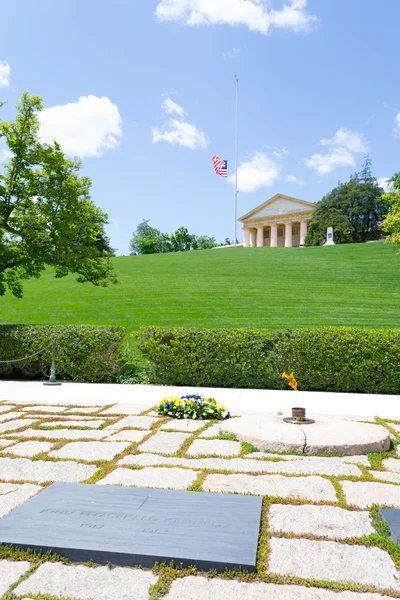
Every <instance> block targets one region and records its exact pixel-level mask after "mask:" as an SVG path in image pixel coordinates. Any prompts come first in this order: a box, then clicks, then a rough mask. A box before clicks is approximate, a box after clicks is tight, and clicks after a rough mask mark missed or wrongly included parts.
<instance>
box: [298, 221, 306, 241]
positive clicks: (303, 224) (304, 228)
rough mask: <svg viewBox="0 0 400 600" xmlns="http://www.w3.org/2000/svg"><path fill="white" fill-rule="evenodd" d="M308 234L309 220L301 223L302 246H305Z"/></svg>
mask: <svg viewBox="0 0 400 600" xmlns="http://www.w3.org/2000/svg"><path fill="white" fill-rule="evenodd" d="M306 235H307V221H302V222H301V223H300V246H304V240H305V237H306Z"/></svg>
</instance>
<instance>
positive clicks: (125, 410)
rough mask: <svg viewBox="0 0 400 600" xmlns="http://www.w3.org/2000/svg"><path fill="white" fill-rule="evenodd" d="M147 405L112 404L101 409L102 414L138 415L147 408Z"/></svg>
mask: <svg viewBox="0 0 400 600" xmlns="http://www.w3.org/2000/svg"><path fill="white" fill-rule="evenodd" d="M148 409H149V406H146V405H145V404H114V406H111V407H110V408H107V409H105V410H104V411H102V413H101V414H102V415H140V413H142V412H144V411H145V410H148Z"/></svg>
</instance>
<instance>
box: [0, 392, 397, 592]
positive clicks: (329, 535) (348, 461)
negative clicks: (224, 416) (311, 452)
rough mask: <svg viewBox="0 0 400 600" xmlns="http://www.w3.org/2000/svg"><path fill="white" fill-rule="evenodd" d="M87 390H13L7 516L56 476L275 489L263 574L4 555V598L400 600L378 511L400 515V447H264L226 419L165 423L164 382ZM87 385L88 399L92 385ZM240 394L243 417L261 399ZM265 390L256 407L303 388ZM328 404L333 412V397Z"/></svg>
mask: <svg viewBox="0 0 400 600" xmlns="http://www.w3.org/2000/svg"><path fill="white" fill-rule="evenodd" d="M7 389H8V390H9V392H5V391H4V390H7ZM77 389H78V386H74V385H73V384H71V385H66V386H62V387H61V388H58V389H57V388H52V389H46V388H44V387H42V386H40V387H39V385H32V384H28V385H27V386H25V385H24V384H12V385H11V384H7V383H5V384H4V383H2V384H0V398H1V399H2V402H0V516H3V515H5V514H7V513H8V512H9V511H11V510H13V509H14V508H15V507H17V506H18V505H20V504H21V503H23V502H25V501H26V500H28V499H29V498H30V497H32V496H33V495H35V494H37V493H40V492H41V490H42V489H43V488H44V487H45V486H47V485H48V484H49V483H50V482H55V481H64V482H86V483H88V484H93V485H123V486H141V487H154V488H169V489H180V490H189V491H200V492H201V491H210V492H219V493H220V492H222V493H235V494H253V495H261V496H263V497H264V505H263V519H262V529H261V535H260V543H259V551H258V564H257V573H256V574H254V575H246V574H243V575H240V574H235V573H231V574H229V575H228V576H225V577H221V576H213V577H207V574H204V573H203V574H202V573H198V572H190V573H189V572H184V573H180V572H179V571H177V570H171V569H159V570H153V571H149V570H140V569H134V568H111V569H110V568H108V567H98V566H94V567H93V566H92V567H90V566H87V565H73V564H62V563H60V562H46V561H45V560H44V559H43V558H33V557H30V556H29V555H26V556H24V555H19V556H15V557H13V556H10V555H7V554H6V553H5V552H3V553H2V550H1V549H0V598H2V595H4V596H3V598H4V599H6V600H12V599H16V598H21V599H22V598H24V599H27V598H35V597H37V596H38V595H43V596H46V597H49V598H51V599H53V598H54V599H58V598H68V597H69V598H76V599H78V600H89V599H92V600H148V599H151V600H157V599H161V598H165V599H167V600H203V599H207V598H209V599H213V600H225V599H226V598H231V599H232V600H275V599H282V600H379V599H382V598H389V597H391V598H393V597H394V598H400V577H399V573H398V568H399V567H400V551H399V549H398V547H397V546H396V545H395V544H393V543H392V542H391V541H390V539H389V537H388V534H387V531H386V529H385V527H384V526H383V525H382V522H381V521H380V518H379V515H378V512H377V508H378V506H391V507H397V508H400V458H399V456H398V454H397V450H396V444H395V445H394V446H393V447H392V449H391V450H390V451H389V452H388V453H386V454H385V455H384V456H383V457H382V456H380V455H377V454H370V455H368V456H348V457H324V456H299V455H296V454H291V455H290V454H285V455H282V454H268V453H264V452H256V451H254V450H255V449H254V448H252V447H251V446H249V445H248V444H245V443H240V442H239V441H236V440H235V439H233V436H229V439H226V436H223V435H220V434H219V429H218V426H217V427H216V425H215V424H212V423H204V422H193V421H190V422H187V421H176V420H167V419H164V418H160V417H158V416H157V415H156V414H155V413H154V412H153V411H152V410H151V405H154V401H153V402H152V401H151V400H150V395H151V394H153V398H154V397H155V392H156V391H157V400H159V399H160V397H162V395H163V394H161V396H160V394H159V391H160V389H159V388H156V389H155V388H150V389H151V394H150V391H149V390H147V392H146V391H145V392H142V391H143V390H146V388H144V387H143V386H118V388H116V386H79V394H77V393H76V394H75V395H73V394H72V395H71V390H77ZM85 389H86V390H87V395H86V397H84V395H83V392H81V391H80V390H85ZM120 389H122V390H124V391H122V392H121V393H120V392H119V390H120ZM24 390H27V393H26V396H27V398H25V400H24V398H23V396H22V394H24ZM96 390H98V392H96V393H97V396H96V397H97V405H95V404H94V398H95V391H96ZM108 390H110V393H109V392H108ZM114 390H116V393H117V394H120V395H119V396H118V398H116V397H115V396H114ZM125 390H127V391H125ZM162 391H163V392H165V390H162ZM188 391H192V390H188ZM129 392H130V394H131V395H129ZM225 392H226V393H227V395H229V394H228V392H229V390H225ZM8 393H9V394H10V396H9V397H8ZM146 393H147V394H148V396H147V397H146V399H145V398H144V396H145V394H146ZM233 393H235V394H236V399H237V402H238V405H235V406H234V410H237V406H239V403H240V402H243V401H244V397H245V395H246V394H247V393H249V392H246V391H239V392H237V391H233ZM42 394H43V395H42ZM57 394H58V396H57ZM80 394H82V395H80ZM257 394H258V395H259V396H258V398H256V397H254V398H250V400H249V402H250V404H251V403H252V402H254V403H255V404H254V405H253V404H251V407H252V408H255V407H256V404H257V403H258V402H260V403H261V402H268V400H265V399H264V400H263V399H262V398H261V394H263V395H266V396H267V398H268V395H269V394H273V395H274V397H275V400H274V401H277V400H278V399H279V398H281V399H282V402H287V403H288V402H290V405H291V401H290V399H291V398H293V393H290V392H289V393H288V394H286V393H285V392H283V393H282V394H279V393H278V394H277V395H276V396H275V392H272V393H271V392H256V393H255V396H256V395H257ZM289 394H290V396H289ZM214 395H216V394H214ZM77 396H79V397H78V398H77ZM106 396H107V401H105V398H106ZM112 396H113V397H112ZM297 396H299V395H297ZM312 396H313V395H308V397H311V400H310V402H311V401H312ZM332 396H333V395H332ZM318 397H319V402H320V404H324V403H325V398H326V396H325V395H322V394H318ZM335 397H336V395H335ZM28 398H29V399H28ZM303 398H304V399H306V398H307V395H306V394H303ZM315 398H316V396H315ZM361 398H367V399H368V397H361ZM218 399H221V398H220V397H218ZM116 400H117V403H115V404H113V402H115V401H116ZM224 400H225V398H224ZM232 400H233V395H232ZM39 401H41V403H40V404H39ZM50 401H52V402H53V404H49V402H50ZM135 401H136V402H139V401H140V403H138V404H135ZM340 401H343V400H340ZM386 401H387V406H389V405H390V400H388V399H386ZM353 402H354V403H353V404H352V405H351V406H350V407H349V408H351V411H350V412H352V413H358V414H359V413H361V414H363V411H362V410H360V407H361V402H359V400H358V399H354V400H353ZM357 403H358V404H357ZM356 404H357V405H356ZM85 405H86V406H85ZM245 407H246V408H248V400H245ZM230 408H232V406H231V405H230ZM281 408H282V406H281ZM258 410H259V407H258ZM324 412H325V413H326V412H328V411H326V410H325V407H324ZM373 412H377V411H373ZM379 412H380V411H379ZM382 427H385V428H387V430H388V431H389V432H390V434H391V435H392V437H393V439H395V440H396V441H397V435H399V430H400V426H399V425H398V424H397V423H394V422H391V421H388V420H387V421H383V422H382ZM2 558H3V560H2Z"/></svg>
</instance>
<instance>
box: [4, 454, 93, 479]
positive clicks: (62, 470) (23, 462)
mask: <svg viewBox="0 0 400 600" xmlns="http://www.w3.org/2000/svg"><path fill="white" fill-rule="evenodd" d="M96 470H97V467H95V466H94V465H82V464H79V463H75V462H72V461H59V462H52V461H44V460H35V461H32V460H29V459H27V458H0V477H1V479H3V480H4V481H35V482H36V483H44V482H46V481H64V482H66V483H68V482H70V483H79V482H80V481H84V480H85V479H89V477H91V476H92V475H94V474H95V472H96Z"/></svg>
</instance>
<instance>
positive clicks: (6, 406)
mask: <svg viewBox="0 0 400 600" xmlns="http://www.w3.org/2000/svg"><path fill="white" fill-rule="evenodd" d="M12 408H15V406H14V405H12V404H1V405H0V414H1V413H4V412H7V411H8V410H11V409H12Z"/></svg>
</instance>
